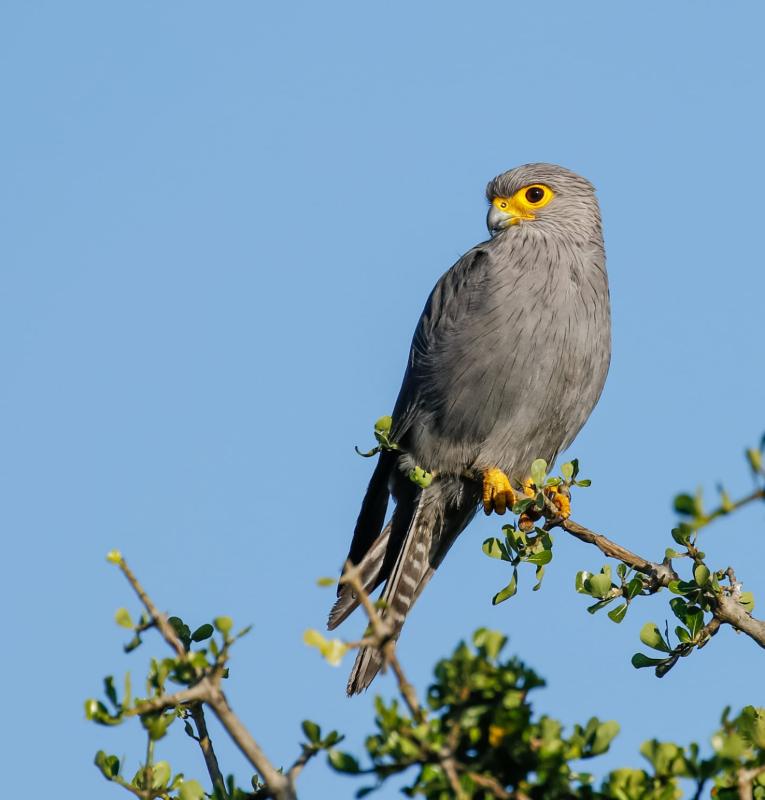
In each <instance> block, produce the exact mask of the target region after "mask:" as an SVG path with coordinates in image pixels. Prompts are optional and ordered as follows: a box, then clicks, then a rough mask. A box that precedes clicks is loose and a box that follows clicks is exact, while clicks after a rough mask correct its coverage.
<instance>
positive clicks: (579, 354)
mask: <svg viewBox="0 0 765 800" xmlns="http://www.w3.org/2000/svg"><path fill="white" fill-rule="evenodd" d="M558 311H560V310H558ZM606 314H607V310H606ZM574 317H575V315H574V314H573V313H572V315H571V316H568V315H562V314H560V313H558V314H557V316H556V317H554V318H553V317H552V316H547V317H546V316H545V315H544V314H541V315H538V316H537V318H536V324H534V325H533V326H532V325H530V330H528V332H527V333H528V335H525V336H523V337H521V338H515V339H514V340H510V339H509V337H507V336H506V331H503V330H502V329H501V328H500V329H497V330H496V331H495V332H494V333H493V334H492V335H491V336H489V337H485V338H484V340H483V341H482V342H480V343H478V344H477V345H476V344H473V345H471V346H467V345H464V346H459V347H457V348H456V349H455V352H454V353H452V354H451V355H452V356H455V355H456V356H458V357H456V358H451V359H447V358H444V362H445V364H444V368H443V369H441V370H439V371H438V372H437V373H434V379H433V380H431V393H430V395H429V397H428V401H427V409H426V412H427V413H426V415H425V416H424V418H423V420H422V421H423V424H421V425H419V426H417V430H413V431H412V453H413V455H414V457H415V459H416V461H417V463H418V464H421V465H428V467H427V468H428V469H431V470H436V471H440V472H442V473H452V474H456V473H460V472H462V471H464V470H466V469H483V468H486V467H491V466H498V467H500V468H501V469H502V470H503V471H505V472H506V473H508V474H509V475H511V476H513V477H515V478H516V479H517V480H521V479H522V478H524V477H525V476H526V475H527V474H528V469H529V467H530V465H531V462H532V461H533V460H534V459H535V458H544V459H545V460H546V461H547V462H548V463H551V462H552V461H553V460H554V459H555V456H556V455H557V453H558V452H559V451H560V450H561V449H563V448H564V447H566V446H567V445H568V444H569V443H570V442H571V440H572V439H573V438H574V436H575V435H576V434H577V433H578V431H579V429H580V428H581V427H582V425H583V424H584V422H585V420H586V419H587V417H588V416H589V415H590V412H591V411H592V409H593V407H594V405H595V403H596V402H597V399H598V397H599V395H600V392H601V390H602V388H603V383H604V381H605V375H606V372H607V370H608V362H609V358H610V344H609V342H610V336H609V325H608V319H607V317H606V319H605V324H599V325H598V324H595V320H593V319H590V320H582V319H578V318H574ZM601 323H602V320H601ZM447 365H448V367H447Z"/></svg>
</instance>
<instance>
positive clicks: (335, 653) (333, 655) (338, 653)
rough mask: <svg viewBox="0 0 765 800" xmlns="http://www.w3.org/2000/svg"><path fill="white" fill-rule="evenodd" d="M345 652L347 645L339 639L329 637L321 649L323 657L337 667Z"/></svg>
mask: <svg viewBox="0 0 765 800" xmlns="http://www.w3.org/2000/svg"><path fill="white" fill-rule="evenodd" d="M347 652H348V645H347V644H346V643H345V642H343V641H342V640H341V639H330V640H329V641H328V642H327V644H326V646H325V647H323V648H322V650H321V654H322V655H323V656H324V659H325V660H326V661H327V663H328V664H331V665H332V666H333V667H337V666H338V665H339V664H340V662H341V661H342V660H343V656H344V655H345V654H346V653H347Z"/></svg>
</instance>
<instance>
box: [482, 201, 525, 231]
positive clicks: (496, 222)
mask: <svg viewBox="0 0 765 800" xmlns="http://www.w3.org/2000/svg"><path fill="white" fill-rule="evenodd" d="M517 222H519V220H518V218H517V217H514V216H513V215H512V213H509V212H507V211H502V209H499V208H497V207H496V206H495V205H494V204H492V205H491V206H489V213H488V214H487V215H486V227H487V228H488V229H489V233H490V234H491V235H492V236H496V235H497V234H498V233H499V232H500V231H503V230H504V229H505V228H507V227H509V226H510V225H515V224H516V223H517Z"/></svg>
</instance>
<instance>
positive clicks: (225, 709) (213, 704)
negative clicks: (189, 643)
mask: <svg viewBox="0 0 765 800" xmlns="http://www.w3.org/2000/svg"><path fill="white" fill-rule="evenodd" d="M209 692H210V693H209V695H208V697H207V700H206V702H207V704H208V705H209V706H210V708H211V709H212V710H213V713H214V714H215V716H216V717H217V718H218V721H219V722H220V724H221V725H223V727H224V728H225V729H226V733H228V735H229V736H230V737H231V738H232V739H233V741H234V743H235V744H236V746H237V747H238V748H239V749H240V750H241V752H242V754H243V755H244V757H245V758H246V759H247V760H248V761H249V762H250V764H252V766H253V767H254V768H255V769H256V770H257V771H258V772H259V773H260V775H261V777H262V778H263V780H264V781H265V784H266V787H267V789H268V793H269V794H270V796H272V797H274V798H276V800H296V798H297V794H296V793H295V787H294V785H293V783H292V781H291V780H290V779H289V777H288V776H287V775H284V774H282V773H281V772H279V771H278V770H277V769H276V767H274V765H273V764H272V763H271V762H270V761H269V759H268V758H267V756H266V754H265V753H264V752H263V750H262V749H261V747H260V745H259V744H258V743H257V742H256V741H255V739H253V737H252V734H251V733H250V732H249V731H248V730H247V728H246V727H245V725H244V724H243V723H242V721H241V720H240V719H239V717H237V715H236V714H235V713H234V712H233V710H232V709H231V706H230V705H229V704H228V700H227V699H226V696H225V695H224V694H223V692H222V691H221V689H220V687H219V686H215V685H214V684H209Z"/></svg>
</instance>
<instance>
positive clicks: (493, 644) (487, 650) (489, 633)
mask: <svg viewBox="0 0 765 800" xmlns="http://www.w3.org/2000/svg"><path fill="white" fill-rule="evenodd" d="M473 644H474V645H475V647H476V649H477V650H478V651H479V653H480V654H481V655H485V657H486V658H488V659H489V660H491V661H496V659H497V656H499V654H500V653H501V652H502V648H503V647H504V646H505V645H506V644H507V636H505V635H504V634H501V633H500V632H499V631H493V630H490V629H489V628H479V629H478V630H477V631H475V633H474V634H473Z"/></svg>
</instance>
